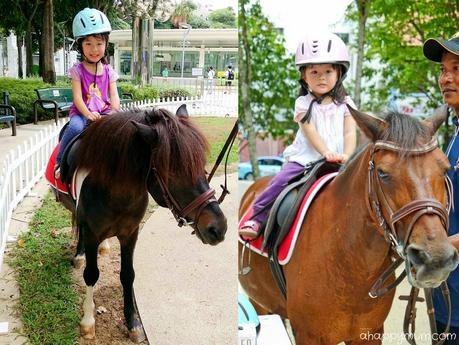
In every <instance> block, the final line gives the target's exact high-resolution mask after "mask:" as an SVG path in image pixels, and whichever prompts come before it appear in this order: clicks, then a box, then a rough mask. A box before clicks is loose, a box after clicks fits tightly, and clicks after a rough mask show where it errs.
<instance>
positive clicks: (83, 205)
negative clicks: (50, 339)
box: [55, 106, 227, 342]
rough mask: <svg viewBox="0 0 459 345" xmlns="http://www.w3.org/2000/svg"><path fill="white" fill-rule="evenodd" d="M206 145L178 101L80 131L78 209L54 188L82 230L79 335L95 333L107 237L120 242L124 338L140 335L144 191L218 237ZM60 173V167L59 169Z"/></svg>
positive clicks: (222, 222)
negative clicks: (137, 288)
mask: <svg viewBox="0 0 459 345" xmlns="http://www.w3.org/2000/svg"><path fill="white" fill-rule="evenodd" d="M207 148H208V143H207V141H206V139H205V137H204V136H203V135H202V133H201V132H200V131H199V130H198V129H197V128H196V127H195V126H194V125H193V124H192V123H191V122H190V121H189V119H188V114H187V112H186V108H185V107H183V106H182V107H180V108H179V110H178V113H177V116H176V115H173V114H171V113H170V112H169V111H167V110H165V109H152V110H145V111H141V110H131V111H128V112H123V113H118V114H114V115H110V116H107V117H105V118H103V119H101V120H99V121H97V122H95V123H93V124H91V125H90V126H89V127H88V129H87V130H86V132H85V133H84V136H83V138H82V139H81V142H80V144H79V147H78V149H77V152H76V162H75V165H76V166H77V167H78V173H77V177H78V176H80V175H85V176H86V177H85V179H84V182H83V183H82V184H81V189H80V193H79V197H78V200H77V203H76V207H75V204H74V203H72V201H71V200H70V199H69V197H68V195H66V194H63V193H61V192H59V191H57V190H55V193H56V194H57V196H58V198H59V200H60V201H61V202H62V203H63V204H64V205H65V206H66V207H67V208H69V209H70V210H71V211H72V213H73V214H74V216H75V220H76V226H77V229H78V235H79V238H78V245H77V253H76V257H81V256H82V255H84V254H85V256H86V267H85V269H84V274H83V276H84V280H85V283H86V286H87V289H86V297H85V300H84V303H83V312H84V315H83V318H82V320H81V322H80V330H81V334H82V336H83V337H85V338H93V337H94V336H95V319H94V302H93V288H94V285H95V284H96V282H97V280H98V278H99V269H98V267H97V249H98V247H99V245H100V244H101V243H102V242H103V241H104V240H105V239H107V238H110V237H113V236H116V237H117V238H118V240H119V242H120V247H121V271H120V280H121V283H122V285H123V297H124V316H125V319H126V324H127V327H128V330H129V336H130V338H131V340H133V341H136V342H140V341H142V340H143V339H144V338H145V335H144V333H143V330H142V327H141V323H140V319H139V316H138V311H137V307H136V305H135V301H134V291H133V282H134V276H135V272H134V268H133V255H134V249H135V245H136V241H137V236H138V232H139V223H140V221H141V220H142V217H143V216H144V214H145V211H146V208H147V205H148V194H150V195H151V196H152V197H153V198H154V199H155V201H156V202H157V203H158V204H159V205H160V206H163V207H169V208H170V209H171V211H172V213H173V214H174V216H175V217H176V219H177V221H178V222H179V223H180V224H182V225H183V223H187V224H190V225H192V227H193V228H194V232H193V233H195V234H196V236H197V237H198V238H199V239H200V240H201V241H202V242H203V243H205V244H210V245H216V244H218V243H219V242H221V241H223V239H224V237H225V233H226V229H227V221H226V217H225V216H224V214H223V213H222V211H221V209H220V207H219V204H218V202H217V200H216V199H215V197H214V194H215V191H214V190H213V189H211V188H210V187H209V184H208V182H207V179H206V176H205V170H204V169H205V163H206V155H207ZM64 158H66V156H65V155H64ZM61 167H62V165H61ZM64 170H65V167H62V169H61V172H63V173H64ZM164 236H173V234H164ZM76 261H78V260H76ZM151 264H152V265H153V264H154V253H152V258H151ZM153 305H154V302H152V306H153Z"/></svg>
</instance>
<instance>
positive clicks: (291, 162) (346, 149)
mask: <svg viewBox="0 0 459 345" xmlns="http://www.w3.org/2000/svg"><path fill="white" fill-rule="evenodd" d="M295 63H296V66H297V67H298V68H299V71H300V73H301V79H300V85H301V91H300V96H299V97H298V98H297V99H296V102H295V114H294V120H295V121H296V122H297V123H298V125H299V127H300V128H299V130H298V132H297V134H296V137H295V140H294V142H293V144H292V145H290V146H289V147H287V148H286V149H285V151H284V157H285V158H286V159H288V162H287V163H286V164H285V165H284V167H283V168H282V170H281V171H280V172H279V173H278V174H277V175H276V176H274V177H273V179H272V180H271V183H270V185H269V186H268V188H267V189H266V190H265V191H264V192H263V193H262V194H260V195H259V196H258V197H257V198H256V199H255V202H254V205H253V209H254V210H253V214H254V216H252V218H251V219H250V220H248V221H246V222H245V223H244V224H242V226H241V228H240V229H239V235H241V236H243V237H244V238H246V239H254V238H256V237H257V235H258V230H259V228H260V224H262V223H263V222H264V221H265V220H266V218H267V216H268V213H269V206H270V205H271V204H272V203H273V202H274V200H275V199H276V198H277V196H278V195H279V194H280V193H281V191H282V190H283V189H284V187H285V186H286V185H287V183H288V181H289V180H290V179H291V178H293V177H294V176H297V175H298V174H300V173H301V172H302V171H304V168H305V166H306V164H308V163H310V162H313V161H316V160H318V159H320V158H321V157H325V158H326V159H327V160H330V161H340V162H343V163H344V162H346V161H347V159H348V158H349V155H350V154H351V153H352V152H353V151H354V149H355V146H356V129H355V123H354V120H353V118H352V117H351V115H350V113H349V110H348V109H347V107H346V103H348V104H349V105H351V106H352V107H353V108H355V105H354V103H353V102H352V100H351V99H350V98H349V97H348V96H346V91H345V90H344V87H343V84H342V83H343V80H344V78H345V77H346V73H347V71H348V70H349V54H348V51H347V48H346V45H345V44H344V42H343V41H342V40H341V38H339V37H338V36H336V35H335V34H332V33H320V34H310V35H309V36H307V37H306V38H305V39H304V40H302V41H301V42H300V44H299V45H298V48H297V51H296V56H295Z"/></svg>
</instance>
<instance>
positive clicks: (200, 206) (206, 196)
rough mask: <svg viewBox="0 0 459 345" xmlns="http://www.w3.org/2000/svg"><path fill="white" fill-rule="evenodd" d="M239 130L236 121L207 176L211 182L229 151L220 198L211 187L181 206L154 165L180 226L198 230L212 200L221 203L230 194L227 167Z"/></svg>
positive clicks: (158, 180)
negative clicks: (200, 219)
mask: <svg viewBox="0 0 459 345" xmlns="http://www.w3.org/2000/svg"><path fill="white" fill-rule="evenodd" d="M237 131H238V121H236V123H235V124H234V126H233V129H232V131H231V133H230V134H229V136H228V138H227V139H226V142H225V144H224V145H223V148H222V150H221V151H220V154H219V155H218V158H217V160H216V161H215V164H214V166H213V168H212V171H211V173H210V174H209V176H208V178H207V182H208V183H210V181H211V179H212V177H213V175H214V173H215V171H216V170H217V168H218V166H219V165H220V163H221V161H222V159H223V156H224V155H225V153H227V155H226V161H225V184H224V185H221V187H222V188H223V191H222V194H221V196H220V198H219V199H218V200H217V199H216V197H215V189H213V188H209V189H208V190H206V191H205V192H203V193H202V194H200V195H199V196H198V197H197V198H196V199H194V200H193V201H191V202H190V203H189V204H188V205H187V206H185V207H181V206H180V204H179V203H178V202H177V200H176V199H175V198H174V196H173V195H172V193H171V192H170V190H169V187H168V186H167V184H166V183H165V181H164V178H163V177H162V176H161V174H159V173H158V171H157V170H156V168H154V167H153V168H152V170H151V171H152V172H153V174H154V176H155V178H156V181H157V182H158V185H159V188H160V189H161V195H162V197H163V199H164V202H165V203H166V206H167V207H168V208H169V210H170V211H171V212H172V214H173V215H174V218H175V220H176V221H177V225H178V226H180V227H182V226H186V225H191V226H192V227H193V229H194V230H195V231H196V230H197V224H198V220H199V217H200V216H201V213H202V211H203V210H204V208H205V207H206V206H207V205H209V204H210V203H212V202H216V203H218V204H221V203H222V202H223V200H224V199H225V196H226V195H227V194H230V192H229V190H228V189H227V171H226V168H227V164H228V156H229V153H230V151H231V147H232V146H233V143H234V140H235V138H236V135H237ZM196 209H197V211H196V212H195V215H194V217H193V218H194V219H193V221H187V219H186V217H187V216H189V215H190V214H191V213H192V212H193V211H194V210H196Z"/></svg>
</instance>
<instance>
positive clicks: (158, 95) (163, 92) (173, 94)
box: [119, 82, 193, 101]
mask: <svg viewBox="0 0 459 345" xmlns="http://www.w3.org/2000/svg"><path fill="white" fill-rule="evenodd" d="M119 85H120V86H121V89H122V90H123V92H126V93H132V95H133V97H134V100H135V101H141V100H144V99H151V100H153V99H164V98H172V99H175V98H177V97H191V96H193V93H192V92H191V91H190V90H188V89H185V88H172V87H171V88H157V87H153V86H145V87H139V86H137V85H134V84H131V83H125V82H124V83H119Z"/></svg>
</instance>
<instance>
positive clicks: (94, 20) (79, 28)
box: [72, 8, 112, 40]
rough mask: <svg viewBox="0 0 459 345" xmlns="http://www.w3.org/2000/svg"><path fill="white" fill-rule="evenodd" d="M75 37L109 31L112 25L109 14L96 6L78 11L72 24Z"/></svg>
mask: <svg viewBox="0 0 459 345" xmlns="http://www.w3.org/2000/svg"><path fill="white" fill-rule="evenodd" d="M72 31H73V38H74V39H75V40H77V39H78V38H80V37H85V36H89V35H96V34H102V33H108V32H111V31H112V26H111V25H110V22H109V20H108V18H107V16H106V15H105V14H104V13H102V12H101V11H99V10H96V9H95V8H85V9H84V10H81V11H80V12H78V13H77V15H76V16H75V18H74V19H73V25H72Z"/></svg>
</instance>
